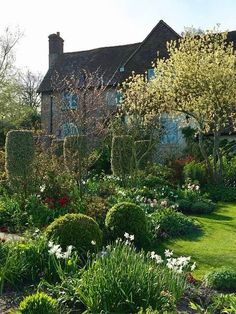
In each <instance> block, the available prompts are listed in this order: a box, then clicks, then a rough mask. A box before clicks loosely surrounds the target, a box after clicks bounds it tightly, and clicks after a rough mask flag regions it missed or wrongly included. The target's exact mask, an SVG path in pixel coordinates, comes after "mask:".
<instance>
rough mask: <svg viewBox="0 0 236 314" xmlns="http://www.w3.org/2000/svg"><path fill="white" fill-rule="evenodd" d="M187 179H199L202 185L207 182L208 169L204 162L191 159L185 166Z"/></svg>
mask: <svg viewBox="0 0 236 314" xmlns="http://www.w3.org/2000/svg"><path fill="white" fill-rule="evenodd" d="M183 173H184V178H185V180H188V179H190V180H191V181H198V182H199V183H200V184H201V185H203V184H204V183H206V179H207V171H206V167H205V165H204V164H203V163H200V162H196V161H194V160H193V161H191V162H189V163H187V164H186V165H185V166H184V168H183Z"/></svg>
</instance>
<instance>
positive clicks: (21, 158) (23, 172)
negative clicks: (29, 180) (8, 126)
mask: <svg viewBox="0 0 236 314" xmlns="http://www.w3.org/2000/svg"><path fill="white" fill-rule="evenodd" d="M34 154H35V141H34V137H33V133H32V132H31V131H26V130H17V131H15V130H14V131H10V132H8V133H7V137H6V171H7V176H8V178H9V179H10V180H13V179H16V178H23V179H24V178H26V177H27V176H29V175H30V174H31V171H32V163H33V160H34Z"/></svg>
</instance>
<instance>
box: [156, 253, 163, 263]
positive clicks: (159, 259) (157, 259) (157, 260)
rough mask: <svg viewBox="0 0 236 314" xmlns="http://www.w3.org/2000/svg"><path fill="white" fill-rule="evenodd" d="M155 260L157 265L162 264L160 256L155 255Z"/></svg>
mask: <svg viewBox="0 0 236 314" xmlns="http://www.w3.org/2000/svg"><path fill="white" fill-rule="evenodd" d="M155 260H156V263H157V264H161V263H162V262H163V259H162V258H161V256H160V255H157V254H156V255H155Z"/></svg>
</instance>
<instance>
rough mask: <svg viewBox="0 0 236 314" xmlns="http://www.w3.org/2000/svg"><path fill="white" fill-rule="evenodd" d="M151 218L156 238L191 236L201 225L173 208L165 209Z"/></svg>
mask: <svg viewBox="0 0 236 314" xmlns="http://www.w3.org/2000/svg"><path fill="white" fill-rule="evenodd" d="M149 217H150V219H151V224H152V230H153V235H154V237H155V238H159V237H161V238H163V237H164V238H166V237H179V236H182V235H186V234H190V233H191V232H193V231H196V230H197V229H198V228H199V224H198V223H197V222H196V221H195V220H193V219H192V218H190V217H187V216H185V215H184V214H182V213H179V212H177V211H175V210H174V209H172V208H163V209H161V210H158V211H156V212H154V213H153V214H151V215H150V216H149Z"/></svg>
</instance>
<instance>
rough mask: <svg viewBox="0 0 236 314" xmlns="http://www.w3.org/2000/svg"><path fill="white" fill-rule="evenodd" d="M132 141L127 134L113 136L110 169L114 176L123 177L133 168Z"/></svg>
mask: <svg viewBox="0 0 236 314" xmlns="http://www.w3.org/2000/svg"><path fill="white" fill-rule="evenodd" d="M133 152H134V142H133V138H132V137H131V136H129V135H120V136H114V137H113V139H112V148H111V169H112V172H113V174H114V175H115V176H121V177H125V176H127V175H130V174H131V173H132V170H133V163H134V160H133Z"/></svg>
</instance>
